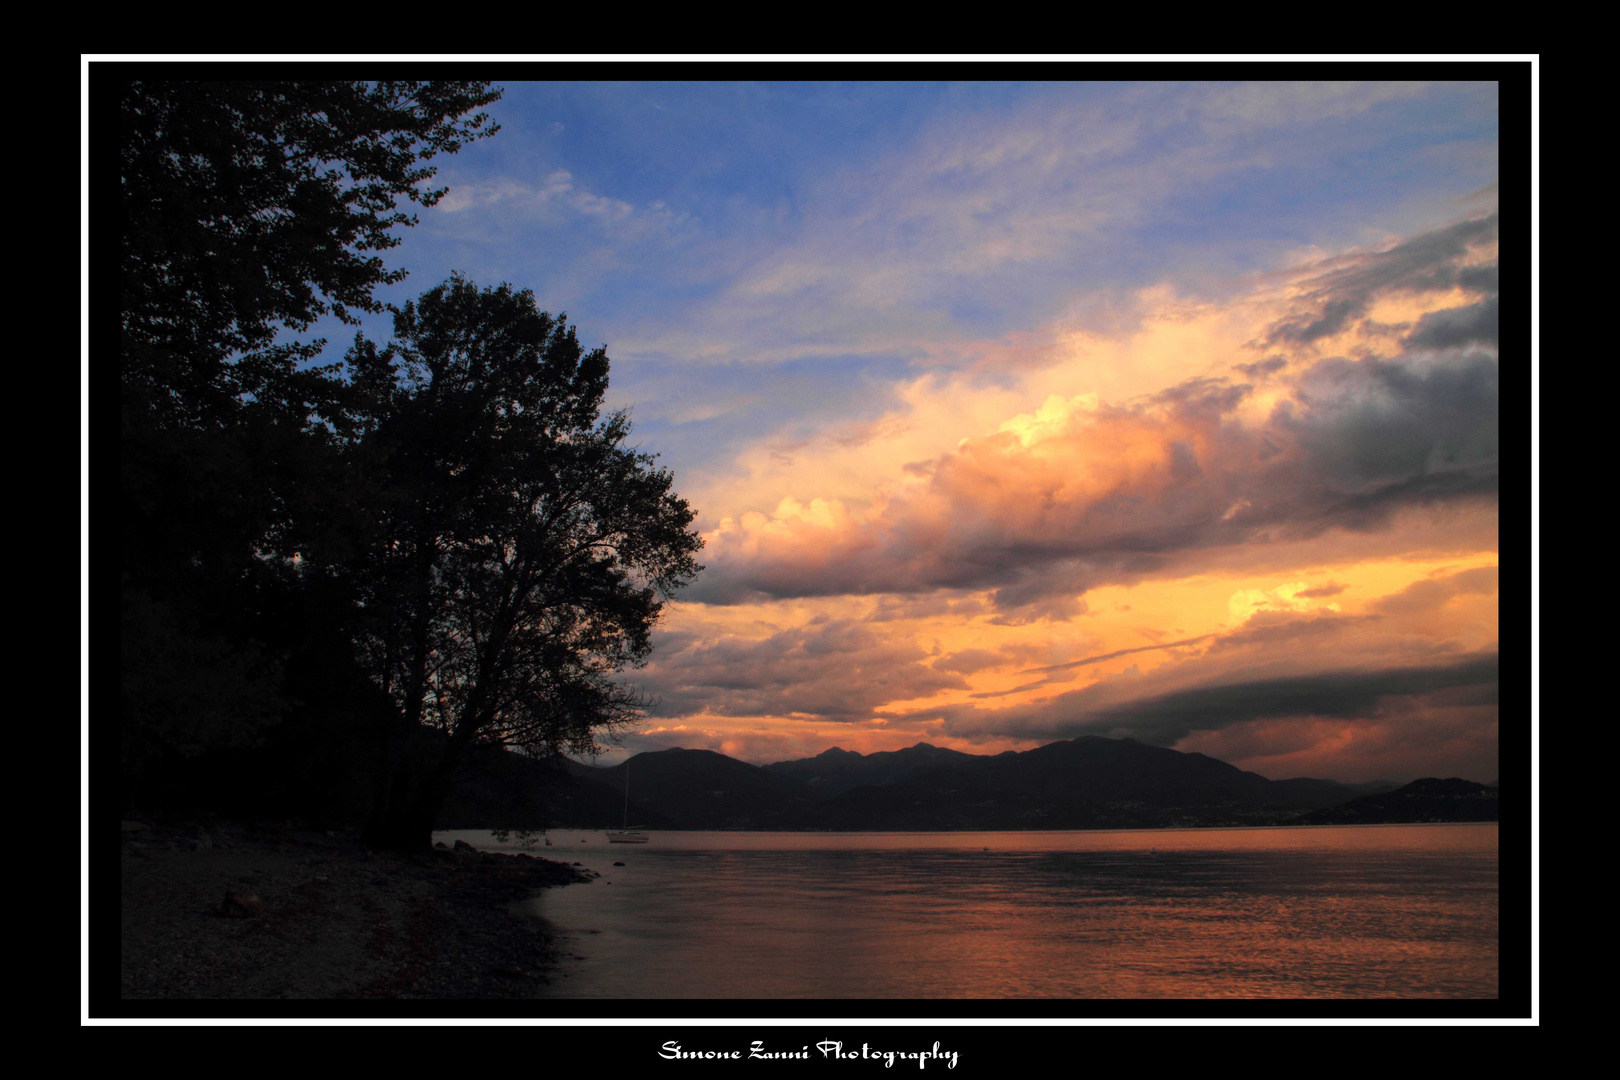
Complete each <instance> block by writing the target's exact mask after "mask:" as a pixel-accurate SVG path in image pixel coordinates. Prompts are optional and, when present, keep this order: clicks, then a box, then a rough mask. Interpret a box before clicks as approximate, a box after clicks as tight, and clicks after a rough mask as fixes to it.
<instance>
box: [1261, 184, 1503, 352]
mask: <svg viewBox="0 0 1620 1080" xmlns="http://www.w3.org/2000/svg"><path fill="white" fill-rule="evenodd" d="M1496 236H1497V217H1496V215H1495V214H1491V215H1489V216H1488V217H1483V218H1475V219H1473V220H1470V221H1462V222H1458V223H1457V224H1455V225H1452V226H1449V227H1447V228H1444V229H1436V230H1435V231H1433V232H1429V233H1425V234H1424V235H1422V236H1418V237H1415V238H1413V239H1411V240H1408V241H1406V242H1405V243H1403V244H1397V245H1396V246H1395V247H1393V248H1391V249H1389V250H1388V251H1384V252H1379V253H1378V254H1375V255H1364V256H1360V257H1358V258H1355V259H1353V260H1351V261H1350V263H1349V265H1347V266H1343V267H1340V268H1338V269H1335V270H1331V271H1329V272H1327V273H1325V274H1323V275H1321V276H1320V277H1318V278H1316V279H1315V280H1314V281H1311V282H1309V283H1307V285H1308V291H1307V293H1306V298H1305V307H1306V310H1305V311H1303V312H1301V313H1300V314H1298V315H1294V316H1291V317H1290V318H1287V319H1284V320H1282V321H1280V322H1278V323H1277V324H1276V325H1275V326H1273V327H1272V328H1271V332H1270V334H1269V335H1268V337H1267V339H1266V340H1267V341H1268V342H1270V343H1271V344H1279V343H1289V344H1295V345H1308V344H1310V343H1311V342H1314V341H1317V340H1319V339H1320V338H1324V337H1331V336H1332V335H1334V334H1337V333H1340V332H1341V331H1343V330H1345V329H1347V328H1348V327H1349V326H1350V325H1352V324H1353V323H1354V322H1355V321H1356V320H1357V319H1360V318H1362V317H1363V316H1365V315H1366V313H1367V309H1368V307H1369V306H1371V304H1372V302H1373V300H1375V299H1376V298H1377V297H1378V296H1380V295H1382V294H1384V293H1390V292H1440V291H1444V290H1446V289H1450V288H1454V287H1456V286H1459V285H1461V286H1462V287H1464V288H1468V289H1476V290H1478V291H1482V292H1483V291H1494V289H1495V287H1496V286H1495V281H1496V275H1495V273H1494V270H1492V272H1491V273H1486V272H1485V268H1483V267H1476V266H1463V265H1458V264H1459V262H1460V260H1462V259H1463V258H1465V257H1467V256H1468V255H1469V249H1470V247H1472V246H1473V245H1477V244H1484V243H1488V242H1489V241H1492V240H1494V239H1496ZM1487 285H1488V286H1489V289H1487V288H1486V286H1487Z"/></svg>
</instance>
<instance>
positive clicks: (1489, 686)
mask: <svg viewBox="0 0 1620 1080" xmlns="http://www.w3.org/2000/svg"><path fill="white" fill-rule="evenodd" d="M1498 673H1499V662H1498V657H1497V654H1496V653H1494V652H1492V653H1488V654H1475V655H1470V656H1466V657H1463V658H1460V659H1455V660H1451V661H1449V662H1445V663H1436V664H1430V665H1423V666H1413V667H1400V668H1378V669H1355V670H1345V671H1325V672H1316V673H1312V674H1305V675H1290V676H1278V677H1268V678H1257V679H1251V680H1245V681H1238V682H1225V683H1217V684H1210V685H1205V686H1198V687H1193V688H1190V689H1184V690H1176V691H1172V692H1170V693H1164V694H1157V695H1149V696H1144V697H1140V698H1134V699H1131V700H1124V701H1121V700H1113V701H1108V702H1106V703H1105V702H1104V700H1103V699H1105V698H1109V697H1112V698H1116V699H1117V698H1118V697H1120V695H1121V694H1123V693H1127V692H1128V690H1129V688H1130V686H1131V685H1132V682H1131V681H1130V680H1123V679H1119V678H1116V679H1113V680H1105V681H1104V682H1101V683H1096V684H1093V685H1091V686H1088V687H1086V688H1084V689H1082V690H1075V691H1071V692H1069V693H1066V694H1059V695H1057V696H1055V697H1052V698H1049V699H1047V700H1045V701H1040V702H1035V703H1032V704H1028V705H1018V706H1013V707H1011V708H1008V709H1003V710H997V711H990V710H985V709H982V708H980V707H977V706H974V705H951V706H945V707H943V708H938V709H931V710H923V711H919V712H917V713H914V714H911V715H910V716H908V717H906V718H905V719H908V720H930V719H943V720H944V721H945V728H946V730H947V731H949V732H951V733H952V734H957V735H961V736H963V737H973V736H980V737H998V738H1007V737H1012V738H1029V739H1066V738H1073V737H1075V736H1077V735H1106V736H1109V737H1111V738H1120V737H1128V738H1133V739H1138V740H1140V741H1142V742H1146V743H1152V744H1155V745H1159V746H1170V745H1173V744H1175V743H1176V742H1178V741H1179V740H1181V739H1184V738H1186V737H1187V736H1188V735H1190V734H1192V733H1193V732H1210V731H1219V730H1222V729H1224V728H1228V727H1232V726H1235V725H1239V724H1246V723H1249V722H1251V721H1256V720H1287V719H1295V718H1299V719H1306V718H1310V719H1315V720H1321V719H1332V720H1342V721H1354V720H1368V719H1372V718H1375V717H1386V718H1387V717H1398V716H1399V715H1400V714H1401V713H1402V712H1403V711H1406V710H1409V709H1410V710H1417V709H1419V708H1420V707H1424V706H1427V705H1429V704H1434V703H1438V704H1456V703H1459V702H1461V703H1467V704H1479V703H1489V702H1490V701H1492V700H1494V694H1495V688H1496V685H1497V681H1498Z"/></svg>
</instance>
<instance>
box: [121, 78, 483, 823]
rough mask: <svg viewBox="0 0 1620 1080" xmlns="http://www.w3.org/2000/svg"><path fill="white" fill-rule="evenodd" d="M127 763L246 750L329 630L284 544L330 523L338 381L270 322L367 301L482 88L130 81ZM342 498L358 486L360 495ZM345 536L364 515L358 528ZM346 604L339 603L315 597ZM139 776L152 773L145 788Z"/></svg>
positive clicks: (337, 484) (138, 765) (125, 126)
mask: <svg viewBox="0 0 1620 1080" xmlns="http://www.w3.org/2000/svg"><path fill="white" fill-rule="evenodd" d="M116 93H117V94H118V118H119V124H118V164H119V170H118V189H119V190H118V199H119V209H120V219H119V225H120V229H119V260H120V263H119V265H120V297H119V301H120V323H119V326H120V336H119V352H120V376H121V380H120V382H121V389H122V396H121V403H122V421H123V437H122V442H121V445H120V454H119V467H120V472H121V478H122V494H121V503H120V508H119V509H120V513H119V517H120V526H121V532H122V535H121V538H120V539H121V543H120V548H119V554H120V563H121V570H122V592H121V599H122V601H123V602H122V611H123V618H122V629H123V636H124V648H123V650H122V653H123V655H122V661H123V664H122V670H123V678H122V690H123V693H122V701H121V704H122V713H123V720H124V730H123V739H122V746H123V751H124V753H123V765H124V773H125V777H124V779H125V781H126V791H127V790H128V787H127V785H128V784H129V782H130V779H131V776H132V774H134V773H139V772H148V773H150V772H152V771H153V770H157V769H159V768H160V767H161V766H163V763H164V761H165V760H173V759H195V760H201V759H202V758H203V757H205V756H206V755H207V754H208V753H210V752H212V751H215V750H221V749H230V748H241V747H243V746H246V745H251V744H252V743H253V742H254V741H255V740H257V739H258V738H259V737H260V736H261V735H262V734H263V732H264V731H265V730H267V729H268V728H270V727H271V726H273V725H274V724H275V723H276V722H277V721H278V720H279V719H280V718H281V717H282V716H284V715H285V713H286V710H287V709H288V708H290V707H292V706H293V705H294V704H295V702H294V699H293V696H292V695H290V694H288V693H287V692H286V691H285V688H284V687H283V686H282V683H283V680H284V677H285V675H286V671H285V662H286V661H287V659H288V658H289V657H290V656H291V655H293V653H294V652H295V651H297V650H299V649H301V648H303V647H304V641H305V639H306V638H308V636H309V635H310V633H312V632H319V628H318V623H319V622H320V621H322V620H319V619H317V620H315V621H314V622H309V621H301V620H299V619H295V618H290V617H288V611H289V606H291V607H294V608H297V607H300V606H302V602H301V601H299V602H298V603H294V598H296V597H297V596H298V595H299V594H300V592H301V591H302V590H303V589H304V586H303V584H302V583H300V582H299V581H297V580H296V578H295V575H293V573H292V571H291V569H290V567H289V566H288V564H287V560H286V558H285V556H288V555H290V554H291V553H292V552H294V551H296V550H297V547H298V545H299V544H300V543H302V542H303V539H304V536H305V535H306V534H307V533H308V531H309V529H310V528H311V527H312V526H313V525H315V524H317V523H324V524H325V525H327V526H329V527H331V526H336V525H337V524H339V519H340V517H341V515H339V514H337V513H336V506H335V505H333V504H334V501H335V499H336V497H335V496H333V495H332V494H331V493H333V492H335V491H341V490H344V489H345V488H347V487H348V486H349V477H348V464H347V462H346V461H345V460H344V458H343V456H342V454H341V452H340V451H341V445H340V443H339V442H338V440H337V439H336V438H335V435H334V433H333V432H332V431H330V430H329V429H328V426H327V422H328V421H329V418H330V417H331V416H334V415H339V414H341V413H342V410H343V408H344V403H343V402H344V395H345V394H346V393H347V392H348V391H347V388H346V387H345V386H344V385H343V384H342V381H341V379H340V378H338V376H337V373H336V372H335V370H333V369H332V368H330V367H328V368H319V367H313V366H311V365H310V364H309V363H307V361H309V360H310V359H312V358H313V357H314V356H315V355H316V354H318V353H319V351H320V349H321V347H322V346H323V344H324V343H323V342H320V341H314V342H307V343H303V344H299V343H296V342H289V341H284V340H281V339H280V338H279V337H278V335H284V334H285V333H286V332H296V331H302V330H306V329H308V327H309V326H310V325H311V322H312V321H313V320H314V319H316V318H319V317H321V316H323V315H328V314H331V315H336V316H338V317H340V318H344V319H349V320H351V321H352V320H353V319H354V317H355V315H354V313H355V312H358V311H375V310H378V308H379V306H380V305H379V303H378V302H377V300H376V299H375V297H374V295H373V290H374V289H375V288H376V287H377V286H378V285H382V284H386V283H389V282H393V281H397V280H399V279H400V278H401V277H402V276H403V271H402V270H398V269H389V268H387V267H385V266H384V265H383V262H382V259H381V254H380V253H381V252H383V251H385V250H386V249H388V248H390V247H393V246H394V245H395V244H397V243H398V242H399V237H398V236H397V235H396V230H397V229H399V228H401V227H405V226H409V225H410V224H412V223H414V221H415V218H414V217H412V216H410V215H409V214H407V213H405V212H403V211H402V210H401V209H399V207H398V204H401V203H409V202H414V203H416V204H420V205H431V204H432V203H433V202H434V201H435V200H437V199H438V198H439V197H440V196H441V195H442V194H443V189H433V188H430V187H428V186H427V184H426V182H427V181H428V180H429V179H430V178H431V176H432V175H433V169H432V168H431V167H430V166H429V165H428V164H427V162H428V160H429V159H430V158H431V157H433V156H434V155H436V154H440V153H449V152H454V151H455V150H456V149H458V148H459V147H460V146H461V145H463V144H464V143H465V142H467V141H468V140H470V139H477V138H482V137H484V136H485V135H488V134H491V133H493V131H494V128H493V127H492V126H491V125H490V123H489V119H488V117H487V116H486V115H484V114H482V113H479V114H476V115H472V116H465V117H464V116H463V114H465V113H468V112H470V111H472V110H474V109H476V108H478V107H480V106H482V105H484V104H486V103H488V102H491V101H493V100H495V99H496V98H497V97H499V91H496V90H492V89H491V88H490V87H489V85H488V84H486V83H442V84H441V83H400V82H386V83H369V84H368V83H356V82H280V83H268V82H248V81H239V82H216V83H206V82H154V81H147V80H140V81H130V82H126V83H122V84H120V85H119V86H118V87H117V89H116ZM349 501H350V502H352V501H353V500H352V499H350V500H349ZM348 528H349V531H351V532H352V531H354V526H348ZM317 608H318V609H320V610H322V611H323V612H326V613H327V614H330V613H331V612H333V611H341V610H342V604H341V598H337V597H333V598H328V599H326V600H322V601H321V602H320V603H318V604H315V605H312V606H311V610H314V609H317ZM148 786H150V785H148Z"/></svg>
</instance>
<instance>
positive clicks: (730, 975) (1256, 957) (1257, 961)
mask: <svg viewBox="0 0 1620 1080" xmlns="http://www.w3.org/2000/svg"><path fill="white" fill-rule="evenodd" d="M442 835H443V836H444V837H445V838H446V839H449V840H452V841H453V840H454V839H456V838H464V839H467V840H469V842H471V843H474V844H476V845H478V846H480V847H499V846H500V845H497V844H495V843H494V841H493V840H492V839H491V838H490V836H489V835H488V834H487V833H470V832H462V833H450V834H442ZM650 835H651V837H652V841H651V843H648V844H645V845H622V844H608V843H607V842H606V839H605V836H604V834H602V833H600V832H569V831H554V832H553V833H552V834H551V838H552V841H553V844H552V846H551V847H542V848H536V849H534V850H535V852H536V853H537V854H543V855H546V856H547V857H550V858H556V859H565V860H567V861H573V860H575V859H577V860H578V861H580V862H581V863H582V864H583V865H584V866H586V867H589V868H591V869H593V870H596V871H598V872H599V873H601V875H602V877H601V878H600V879H599V880H597V881H595V882H593V883H591V884H589V885H578V886H569V887H567V888H562V889H551V890H547V891H546V892H545V893H544V894H542V895H541V896H539V897H537V898H536V899H534V900H533V901H531V902H530V903H531V905H532V908H531V909H532V910H533V911H534V912H535V913H536V914H537V915H538V916H539V917H541V918H543V919H545V920H546V921H547V922H548V923H550V924H551V925H552V926H553V928H555V929H556V930H557V931H559V932H560V933H561V934H562V935H563V940H564V941H565V949H566V950H567V951H568V953H569V955H570V956H571V957H575V958H577V959H571V960H570V961H568V963H567V964H566V965H565V968H564V971H565V972H566V976H567V977H566V978H557V979H555V980H553V982H552V983H551V984H550V985H549V986H548V987H547V988H546V989H545V991H544V994H545V996H558V997H571V998H659V999H662V998H765V999H791V998H851V999H878V998H967V999H975V998H978V999H1043V998H1058V999H1074V998H1190V999H1210V998H1494V997H1496V996H1497V993H1498V989H1497V987H1498V957H1497V949H1498V946H1497V924H1498V916H1497V827H1496V826H1495V825H1393V826H1359V827H1356V826H1349V827H1343V826H1341V827H1324V828H1289V829H1188V830H1150V831H1142V830H1133V831H1121V832H1091V831H1086V832H997V833H725V832H715V833H704V832H668V833H660V832H654V833H651V834H650ZM614 861H622V862H623V863H624V864H625V865H624V866H614V865H612V864H613V862H614Z"/></svg>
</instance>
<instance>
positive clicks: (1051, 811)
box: [438, 735, 1497, 831]
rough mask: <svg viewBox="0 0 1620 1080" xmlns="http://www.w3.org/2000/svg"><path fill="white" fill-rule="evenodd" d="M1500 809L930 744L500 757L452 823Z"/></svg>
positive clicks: (465, 794)
mask: <svg viewBox="0 0 1620 1080" xmlns="http://www.w3.org/2000/svg"><path fill="white" fill-rule="evenodd" d="M627 784H628V795H627ZM1437 785H1438V786H1437ZM1496 817H1497V802H1496V789H1495V787H1494V786H1492V787H1489V788H1487V787H1486V786H1484V785H1481V784H1472V783H1470V782H1469V781H1466V780H1456V779H1451V780H1438V779H1424V780H1419V781H1416V782H1414V783H1413V784H1409V785H1406V786H1405V787H1401V786H1400V785H1398V784H1395V783H1391V782H1379V783H1373V784H1342V783H1339V782H1337V781H1333V780H1315V779H1309V778H1297V779H1290V780H1268V779H1267V778H1265V777H1263V776H1260V775H1259V774H1257V773H1252V772H1245V771H1243V770H1241V769H1238V768H1237V767H1236V766H1233V765H1230V764H1227V763H1226V762H1223V761H1219V760H1217V759H1215V758H1212V757H1208V756H1206V755H1204V754H1196V753H1182V752H1180V751H1176V750H1170V749H1166V748H1164V747H1159V746H1149V745H1146V744H1144V743H1140V742H1137V741H1135V740H1134V739H1108V738H1102V737H1100V736H1094V735H1087V736H1081V737H1080V738H1077V739H1070V740H1067V741H1063V742H1055V743H1051V744H1049V745H1046V746H1042V747H1038V748H1036V749H1034V750H1026V751H1023V752H1015V751H1007V752H1005V753H1001V754H996V755H988V756H987V755H976V754H967V753H963V752H961V751H958V750H949V749H946V748H943V747H938V746H931V745H929V744H928V743H918V744H917V745H916V746H912V747H909V748H907V749H904V750H893V751H884V752H881V753H874V754H859V753H856V752H854V751H850V750H843V749H839V748H837V747H835V748H833V749H831V750H828V751H825V752H824V753H821V754H818V755H816V756H815V757H813V758H802V759H799V760H794V761H780V762H776V763H774V764H771V765H765V766H757V765H750V764H748V763H746V762H742V761H738V760H736V759H735V758H730V757H727V756H726V755H724V754H719V753H716V752H714V751H712V750H687V749H672V750H659V751H652V752H648V753H644V754H637V755H636V756H634V757H632V758H630V759H629V760H628V761H626V762H624V763H621V764H619V765H615V766H611V767H607V768H598V767H595V766H591V765H585V764H582V763H580V762H577V761H573V760H570V759H567V758H556V759H552V760H549V761H540V760H535V759H533V758H526V757H523V756H521V755H518V754H515V753H510V752H506V751H490V752H487V753H486V754H485V755H484V756H483V757H482V758H481V759H480V761H479V763H478V768H477V769H476V770H475V772H474V773H473V775H471V776H470V777H469V778H468V780H467V781H466V782H464V783H463V784H462V785H461V786H460V787H459V788H458V789H457V791H456V792H455V793H454V794H453V795H452V798H451V799H450V801H449V803H448V804H447V806H446V808H445V813H444V814H443V815H442V816H441V818H440V820H439V822H438V826H439V827H440V828H501V827H531V828H537V827H541V826H549V827H555V828H570V827H572V828H589V829H598V828H617V827H620V826H622V825H628V826H630V827H632V828H634V827H640V828H647V829H763V830H772V829H784V830H799V829H827V830H851V831H862V830H928V831H935V830H981V829H1105V828H1149V827H1173V826H1184V827H1186V826H1205V827H1208V826H1222V825H1226V826H1230V825H1281V824H1353V823H1373V822H1378V821H1431V820H1441V821H1457V820H1467V821H1486V820H1489V821H1494V820H1496Z"/></svg>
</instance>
